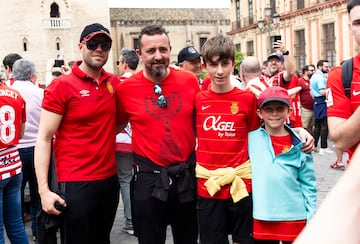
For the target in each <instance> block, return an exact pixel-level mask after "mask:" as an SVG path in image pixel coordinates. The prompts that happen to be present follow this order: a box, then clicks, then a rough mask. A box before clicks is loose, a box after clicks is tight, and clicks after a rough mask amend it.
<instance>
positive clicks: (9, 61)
mask: <svg viewBox="0 0 360 244" xmlns="http://www.w3.org/2000/svg"><path fill="white" fill-rule="evenodd" d="M19 59H22V57H21V56H20V55H19V54H17V53H10V54H8V55H6V56H5V57H4V59H3V65H4V67H5V69H6V66H8V67H9V68H10V70H11V71H12V69H13V65H14V63H15V61H16V60H19Z"/></svg>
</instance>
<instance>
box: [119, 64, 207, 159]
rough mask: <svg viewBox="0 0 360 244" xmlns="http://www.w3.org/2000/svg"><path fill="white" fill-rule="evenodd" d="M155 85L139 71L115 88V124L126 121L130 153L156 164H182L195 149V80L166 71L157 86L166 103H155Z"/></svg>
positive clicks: (156, 95) (196, 86)
mask: <svg viewBox="0 0 360 244" xmlns="http://www.w3.org/2000/svg"><path fill="white" fill-rule="evenodd" d="M154 85H155V83H154V82H152V81H150V80H148V79H146V78H145V77H144V74H143V72H138V73H137V74H134V75H133V76H131V77H130V78H128V79H127V80H125V81H124V82H122V83H120V85H119V86H118V88H117V91H116V96H117V106H118V114H117V115H118V122H119V123H121V124H123V123H124V122H126V121H127V120H128V119H129V120H130V124H131V129H132V146H133V151H134V152H135V153H136V154H138V155H140V156H142V157H145V158H147V159H149V160H151V161H152V162H154V163H155V164H157V165H160V166H169V165H171V164H175V163H178V162H184V161H186V159H187V158H188V156H189V155H190V154H191V152H193V151H194V149H195V133H194V111H195V95H196V93H198V92H199V90H200V88H199V84H198V80H197V79H196V77H195V76H194V75H193V74H192V73H190V72H187V71H182V70H175V69H173V68H170V74H169V75H168V77H167V78H166V79H165V80H164V81H162V82H161V83H160V84H159V85H160V87H161V90H162V94H163V95H164V96H165V98H166V101H167V106H166V107H160V106H159V104H158V98H159V94H155V92H154Z"/></svg>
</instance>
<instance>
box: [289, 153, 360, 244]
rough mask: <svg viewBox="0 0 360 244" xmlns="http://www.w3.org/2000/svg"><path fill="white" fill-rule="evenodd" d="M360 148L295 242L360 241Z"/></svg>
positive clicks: (336, 243)
mask: <svg viewBox="0 0 360 244" xmlns="http://www.w3.org/2000/svg"><path fill="white" fill-rule="evenodd" d="M359 171H360V148H359V147H357V149H356V151H355V153H354V155H353V158H352V160H351V163H350V166H349V168H348V169H347V170H346V171H345V173H344V175H343V176H342V177H341V178H340V179H339V181H338V182H337V183H336V185H335V186H334V188H333V189H332V190H331V191H330V192H329V194H328V195H327V196H326V198H325V200H324V201H323V202H322V204H321V205H320V207H319V209H318V211H317V213H316V214H315V216H314V218H313V219H312V221H310V224H309V225H308V226H306V227H305V229H304V230H303V231H302V232H301V234H300V235H299V237H298V238H297V239H296V241H295V242H294V244H308V243H327V244H338V243H347V244H355V243H360V235H358V231H359V230H358V229H359V225H360V211H359V210H360V204H359V198H360V177H359Z"/></svg>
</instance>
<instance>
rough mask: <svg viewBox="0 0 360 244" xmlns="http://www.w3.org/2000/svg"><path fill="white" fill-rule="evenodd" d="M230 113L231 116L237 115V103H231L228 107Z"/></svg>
mask: <svg viewBox="0 0 360 244" xmlns="http://www.w3.org/2000/svg"><path fill="white" fill-rule="evenodd" d="M230 111H231V113H232V114H237V113H238V112H239V103H238V102H232V103H231V106H230Z"/></svg>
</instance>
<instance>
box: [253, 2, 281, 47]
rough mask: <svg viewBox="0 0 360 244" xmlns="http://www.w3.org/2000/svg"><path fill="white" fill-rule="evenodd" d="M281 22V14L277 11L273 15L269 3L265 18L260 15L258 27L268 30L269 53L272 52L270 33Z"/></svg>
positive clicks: (261, 29)
mask: <svg viewBox="0 0 360 244" xmlns="http://www.w3.org/2000/svg"><path fill="white" fill-rule="evenodd" d="M279 23H280V15H279V14H278V13H276V12H275V13H274V14H273V15H272V16H271V7H270V6H269V5H268V4H267V5H266V7H265V20H263V19H262V17H260V19H259V20H258V28H259V29H260V31H261V32H263V31H265V30H267V33H268V39H269V49H268V52H269V54H270V53H271V44H272V43H271V36H270V33H271V31H272V30H273V27H276V26H278V25H279Z"/></svg>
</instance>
